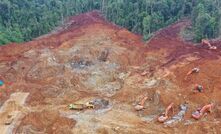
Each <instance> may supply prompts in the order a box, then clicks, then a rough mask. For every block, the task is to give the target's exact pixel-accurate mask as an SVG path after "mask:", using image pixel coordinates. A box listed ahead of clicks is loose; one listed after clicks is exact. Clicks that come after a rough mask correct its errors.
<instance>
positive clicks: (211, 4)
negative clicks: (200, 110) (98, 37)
mask: <svg viewBox="0 0 221 134" xmlns="http://www.w3.org/2000/svg"><path fill="white" fill-rule="evenodd" d="M220 3H221V1H220V0H1V1H0V44H7V43H10V42H23V41H29V40H31V39H33V38H36V37H38V36H40V35H43V34H46V33H48V32H50V31H51V30H53V29H54V28H55V27H56V26H58V25H60V24H61V23H63V21H64V19H65V18H66V17H68V16H71V15H77V14H80V13H83V12H88V11H91V10H94V9H96V10H100V11H101V12H102V13H103V14H104V16H105V17H106V18H107V19H108V20H109V21H112V22H114V23H116V24H118V25H120V26H122V27H125V28H127V29H129V30H130V31H132V32H135V33H139V34H142V35H143V37H144V39H145V40H147V39H148V38H149V37H151V35H152V34H153V32H155V31H157V30H158V29H160V28H162V27H165V26H167V25H169V24H171V23H173V22H175V21H177V20H178V19H180V18H183V17H189V18H191V20H192V26H193V27H192V31H193V32H194V33H195V34H194V35H195V36H194V39H195V41H200V40H201V39H202V38H215V37H218V36H219V35H220V34H221V18H220V16H221V9H220V7H221V6H220Z"/></svg>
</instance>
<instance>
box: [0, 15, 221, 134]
mask: <svg viewBox="0 0 221 134" xmlns="http://www.w3.org/2000/svg"><path fill="white" fill-rule="evenodd" d="M187 25H189V22H188V21H186V20H184V21H180V22H177V23H175V24H173V25H171V26H169V27H167V28H165V29H162V30H160V31H158V32H157V33H156V35H155V36H154V37H153V38H152V39H151V40H150V41H149V42H148V43H147V44H145V43H144V42H142V38H141V37H140V36H138V35H135V34H133V33H131V32H129V31H127V30H126V29H123V28H120V27H118V26H116V25H113V24H111V23H108V22H107V21H106V20H104V19H103V18H102V16H101V15H99V13H98V12H97V11H93V12H89V13H86V14H82V15H79V16H75V17H71V18H70V19H69V20H68V21H67V23H66V25H65V26H63V27H60V28H59V29H58V30H57V31H55V32H53V33H52V34H49V35H46V36H43V37H40V38H38V39H35V40H34V41H31V42H27V43H24V44H22V45H18V44H11V45H6V46H1V47H0V75H1V79H2V80H3V81H4V82H5V87H3V89H1V91H0V92H1V99H0V102H1V105H2V106H1V109H0V119H1V120H0V123H1V124H0V131H1V132H2V131H4V132H7V133H11V132H12V133H33V134H35V133H38V134H43V133H76V134H80V133H85V134H88V133H102V134H106V133H125V134H128V133H131V134H140V133H147V134H148V133H188V134H195V133H197V134H200V133H221V128H220V125H221V123H220V121H221V99H220V97H221V69H220V68H221V58H220V56H221V44H220V43H221V42H219V41H216V42H215V43H214V45H216V46H217V47H218V49H217V50H208V49H207V48H206V47H202V46H201V45H197V46H194V45H193V44H191V43H186V42H184V41H183V40H182V39H181V38H180V37H179V32H180V30H181V29H182V28H184V27H185V26H187ZM194 67H199V68H200V72H199V73H198V74H193V75H191V76H189V77H188V78H187V79H185V75H186V73H187V72H188V71H189V70H191V69H192V68H194ZM196 83H198V84H201V85H203V86H204V88H205V89H204V91H203V92H202V93H198V92H196V93H194V92H193V90H192V89H193V87H194V84H196ZM143 95H147V96H148V100H147V101H146V103H145V109H144V110H142V111H139V112H138V111H135V109H134V106H135V105H136V104H137V103H138V102H139V100H140V99H141V97H142V96H143ZM18 96H20V98H19V97H18ZM92 100H95V101H94V102H96V107H95V108H94V109H85V110H82V111H76V110H69V109H68V105H69V104H71V103H86V102H88V101H92ZM21 101H22V102H21ZM171 102H173V103H174V104H175V105H174V106H175V107H174V114H176V113H178V112H179V105H180V104H184V103H185V104H186V105H187V106H188V109H187V112H186V114H185V116H184V118H183V120H182V121H180V122H175V123H173V124H169V125H168V124H166V125H165V124H162V123H158V122H157V117H158V116H159V115H160V113H162V112H163V111H164V109H165V108H166V107H167V106H168V105H169V104H170V103H171ZM211 102H212V103H214V104H215V107H214V109H213V111H212V113H210V114H207V115H206V116H204V117H203V118H202V119H200V120H197V121H196V120H195V119H193V118H191V113H192V112H193V111H195V110H196V109H197V108H198V107H202V106H204V105H206V104H209V103H211ZM7 118H8V119H7ZM6 125H8V126H6Z"/></svg>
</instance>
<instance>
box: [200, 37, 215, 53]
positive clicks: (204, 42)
mask: <svg viewBox="0 0 221 134" xmlns="http://www.w3.org/2000/svg"><path fill="white" fill-rule="evenodd" d="M201 44H202V45H207V46H208V47H209V49H211V50H216V49H217V47H216V46H212V45H211V44H210V42H209V41H208V40H206V39H202V41H201Z"/></svg>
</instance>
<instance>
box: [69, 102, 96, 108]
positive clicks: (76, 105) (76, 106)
mask: <svg viewBox="0 0 221 134" xmlns="http://www.w3.org/2000/svg"><path fill="white" fill-rule="evenodd" d="M68 108H69V109H71V110H84V109H94V105H93V104H91V103H90V102H87V103H85V104H82V103H79V104H78V103H74V104H69V105H68Z"/></svg>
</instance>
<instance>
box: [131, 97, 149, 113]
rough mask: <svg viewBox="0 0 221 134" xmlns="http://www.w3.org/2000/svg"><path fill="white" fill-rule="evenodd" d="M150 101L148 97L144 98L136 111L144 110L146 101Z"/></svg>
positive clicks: (136, 107)
mask: <svg viewBox="0 0 221 134" xmlns="http://www.w3.org/2000/svg"><path fill="white" fill-rule="evenodd" d="M147 99H148V97H147V96H144V97H143V99H142V100H141V101H140V102H139V103H138V104H137V105H136V106H135V107H134V108H135V110H136V111H140V110H143V109H144V104H145V101H146V100H147Z"/></svg>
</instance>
